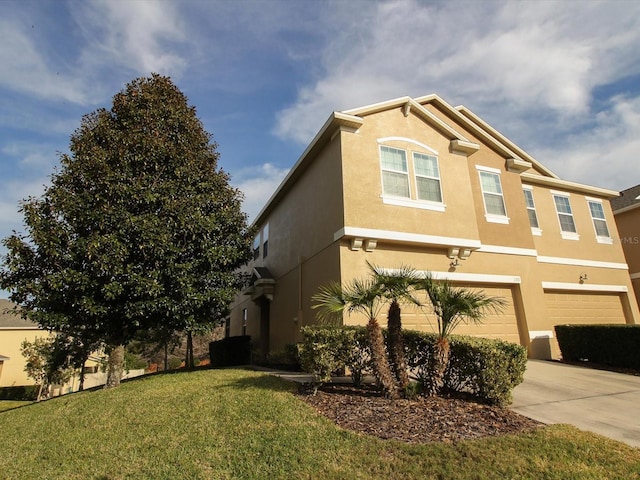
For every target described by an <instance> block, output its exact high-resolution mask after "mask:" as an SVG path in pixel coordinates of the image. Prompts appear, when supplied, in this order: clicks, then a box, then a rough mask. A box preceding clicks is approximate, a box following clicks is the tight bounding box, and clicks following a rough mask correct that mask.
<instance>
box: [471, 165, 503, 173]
mask: <svg viewBox="0 0 640 480" xmlns="http://www.w3.org/2000/svg"><path fill="white" fill-rule="evenodd" d="M476 170H480V171H482V172H489V173H497V174H498V175H500V174H501V173H502V172H501V171H500V169H498V168H493V167H485V166H484V165H476Z"/></svg>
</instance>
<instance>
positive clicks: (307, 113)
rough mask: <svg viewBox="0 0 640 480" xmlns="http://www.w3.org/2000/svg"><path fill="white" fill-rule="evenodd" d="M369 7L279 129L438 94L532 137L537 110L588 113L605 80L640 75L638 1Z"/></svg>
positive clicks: (559, 117) (574, 115) (557, 120)
mask: <svg viewBox="0 0 640 480" xmlns="http://www.w3.org/2000/svg"><path fill="white" fill-rule="evenodd" d="M368 5H369V8H361V9H360V10H359V13H358V14H357V18H349V19H344V18H343V19H342V22H343V23H345V22H346V21H347V20H349V21H350V23H351V25H352V26H351V27H350V28H343V29H336V31H335V34H336V35H335V38H334V39H333V40H332V41H330V42H329V44H328V45H327V47H326V50H325V55H324V57H323V65H322V67H323V71H322V72H321V74H320V75H319V76H317V78H315V80H314V81H313V82H311V83H310V84H307V85H304V86H302V87H301V88H300V89H299V91H298V95H297V99H296V102H295V103H294V104H293V105H290V106H289V107H288V108H285V109H284V110H282V111H281V112H279V115H278V123H277V126H276V129H275V131H276V133H277V134H278V135H279V136H281V137H283V138H289V139H293V140H296V141H298V142H301V143H307V142H309V141H310V139H311V138H312V137H313V135H314V134H315V132H316V131H317V130H318V129H319V127H320V126H321V125H322V123H323V122H324V121H325V119H326V118H327V117H328V115H329V114H330V112H331V111H333V110H344V109H348V108H353V107H358V106H362V105H366V104H369V103H374V102H379V101H383V100H387V99H391V98H395V97H399V96H403V95H412V96H419V95H424V94H429V93H438V94H440V95H441V96H442V97H443V98H444V99H445V100H448V101H450V102H452V103H454V104H456V105H457V104H461V103H464V104H466V105H467V106H469V107H470V108H471V109H472V110H474V111H475V112H476V113H478V114H480V115H482V116H483V117H485V118H486V117H487V115H486V113H487V112H489V113H490V115H489V117H490V118H488V120H490V121H491V119H496V118H498V119H500V124H502V125H507V126H509V128H508V129H506V130H507V131H505V133H506V134H508V135H512V134H513V133H519V135H517V136H518V138H520V139H525V140H528V137H527V133H526V131H524V129H526V128H528V127H527V124H529V128H530V124H531V122H532V121H534V118H535V117H537V116H538V115H539V114H544V115H545V116H546V120H547V121H550V123H548V124H547V125H546V128H548V129H549V130H554V129H565V128H567V126H569V125H571V124H572V123H574V122H577V123H584V122H585V120H584V116H586V115H588V113H589V109H590V107H591V105H592V102H593V95H594V93H593V92H594V88H595V87H597V86H601V85H606V84H609V83H613V82H616V81H618V80H619V79H620V78H623V77H625V76H628V75H631V74H638V73H640V69H639V66H640V49H638V48H637V45H639V44H640V4H638V3H631V2H595V1H592V2H444V3H435V4H433V3H423V2H418V1H417V0H398V1H391V2H381V3H375V4H373V5H371V4H368ZM350 14H352V15H353V11H351V12H350ZM494 123H495V122H494ZM496 126H498V128H499V125H496ZM518 128H522V129H523V130H522V131H520V132H518V130H517V129H518ZM536 133H539V132H536ZM526 143H527V142H525V145H523V147H525V148H527V144H526ZM531 143H535V142H533V141H532V142H530V143H529V144H531Z"/></svg>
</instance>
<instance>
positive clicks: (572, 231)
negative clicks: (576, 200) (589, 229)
mask: <svg viewBox="0 0 640 480" xmlns="http://www.w3.org/2000/svg"><path fill="white" fill-rule="evenodd" d="M553 201H554V202H555V205H556V213H557V214H558V221H559V222H560V233H561V234H562V238H565V239H569V240H578V239H579V238H580V236H579V235H578V231H577V230H576V224H575V222H574V221H573V211H572V210H571V202H570V201H569V196H568V195H567V194H560V193H554V194H553Z"/></svg>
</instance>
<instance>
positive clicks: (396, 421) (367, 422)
mask: <svg viewBox="0 0 640 480" xmlns="http://www.w3.org/2000/svg"><path fill="white" fill-rule="evenodd" d="M299 396H300V398H301V399H302V400H304V401H305V402H307V403H308V404H310V405H312V406H313V407H314V408H315V409H316V410H317V411H318V412H319V413H321V414H322V415H324V416H325V417H327V418H329V419H331V420H332V421H334V422H335V423H336V424H337V425H338V426H340V427H342V428H344V429H347V430H352V431H355V432H358V433H361V434H366V435H373V436H375V437H378V438H382V439H394V440H400V441H402V442H408V443H430V442H447V443H454V442H458V441H460V440H469V439H476V438H482V437H488V436H494V435H504V434H512V433H521V432H529V431H532V430H534V429H536V428H539V427H540V426H541V425H543V424H541V423H540V422H537V421H535V420H531V419H529V418H527V417H524V416H522V415H519V414H517V413H515V412H513V411H511V410H509V409H507V408H501V407H495V406H490V405H483V404H480V403H476V402H473V401H470V400H469V399H465V398H459V397H455V396H447V397H430V398H424V397H418V398H416V399H414V400H408V399H399V400H389V399H386V398H384V397H382V396H381V395H380V393H379V392H378V391H376V390H375V389H374V388H373V387H366V386H365V387H362V388H355V387H354V386H353V385H339V384H329V385H325V386H323V387H322V388H321V389H320V390H318V392H317V393H316V394H315V395H313V394H304V393H300V394H299Z"/></svg>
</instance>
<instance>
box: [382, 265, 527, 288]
mask: <svg viewBox="0 0 640 480" xmlns="http://www.w3.org/2000/svg"><path fill="white" fill-rule="evenodd" d="M381 271H382V272H384V273H385V274H387V275H394V274H397V273H400V270H399V269H397V268H383V269H381ZM416 273H417V274H418V275H422V276H426V275H431V278H433V279H434V280H449V281H450V282H466V283H483V284H484V283H494V284H501V285H519V284H520V283H522V279H521V278H520V277H519V276H518V275H493V274H489V273H461V272H430V271H427V270H417V271H416Z"/></svg>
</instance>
